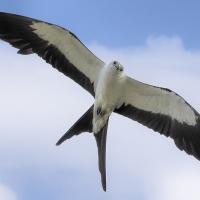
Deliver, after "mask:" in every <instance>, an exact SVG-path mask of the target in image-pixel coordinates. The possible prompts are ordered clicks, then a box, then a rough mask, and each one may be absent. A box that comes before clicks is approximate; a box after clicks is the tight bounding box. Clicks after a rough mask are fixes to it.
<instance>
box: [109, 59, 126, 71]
mask: <svg viewBox="0 0 200 200" xmlns="http://www.w3.org/2000/svg"><path fill="white" fill-rule="evenodd" d="M109 67H110V68H111V69H114V70H116V71H118V72H123V71H124V67H123V66H122V65H121V64H120V63H119V62H118V61H116V60H114V61H112V62H111V63H110V64H109Z"/></svg>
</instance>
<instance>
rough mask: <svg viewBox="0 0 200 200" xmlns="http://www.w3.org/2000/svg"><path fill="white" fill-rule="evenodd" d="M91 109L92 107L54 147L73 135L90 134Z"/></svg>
mask: <svg viewBox="0 0 200 200" xmlns="http://www.w3.org/2000/svg"><path fill="white" fill-rule="evenodd" d="M93 108H94V105H92V106H91V107H90V108H89V109H88V110H87V112H85V113H84V114H83V116H82V117H81V118H80V119H79V120H78V121H77V122H76V123H75V124H74V125H73V126H72V127H71V128H70V129H69V130H68V131H67V132H66V133H65V134H64V135H63V136H62V137H61V138H60V139H59V140H58V142H57V143H56V145H60V144H61V143H63V142H64V141H65V140H67V139H69V138H71V137H72V136H74V135H79V134H80V133H82V132H90V133H91V132H92V118H93Z"/></svg>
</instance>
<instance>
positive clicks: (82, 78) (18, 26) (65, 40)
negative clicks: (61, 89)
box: [0, 12, 104, 96]
mask: <svg viewBox="0 0 200 200" xmlns="http://www.w3.org/2000/svg"><path fill="white" fill-rule="evenodd" d="M0 39H2V40H4V41H6V42H8V43H10V44H11V45H12V46H14V47H16V48H18V49H19V51H18V53H20V54H31V53H36V54H38V55H39V56H40V57H42V58H43V59H44V60H46V62H47V63H50V64H51V65H52V66H53V67H55V68H56V69H58V70H59V71H61V72H62V73H63V74H65V75H66V76H68V77H70V78H71V79H73V80H74V81H75V82H77V83H78V84H79V85H81V86H82V87H83V88H85V89H86V90H87V91H88V92H89V93H90V94H92V95H93V96H94V90H95V88H94V86H95V83H96V82H95V81H96V80H97V79H98V75H99V73H100V71H101V69H102V67H103V66H104V62H102V61H101V60H100V59H98V58H97V57H96V56H95V55H94V54H93V53H92V52H91V51H90V50H88V49H87V48H86V47H85V46H84V45H83V44H82V42H81V41H80V40H79V39H78V38H77V37H76V36H75V35H74V34H73V33H72V32H70V31H69V30H67V29H64V28H62V27H60V26H57V25H54V24H50V23H46V22H42V21H39V20H36V19H32V18H28V17H23V16H19V15H14V14H9V13H2V12H0Z"/></svg>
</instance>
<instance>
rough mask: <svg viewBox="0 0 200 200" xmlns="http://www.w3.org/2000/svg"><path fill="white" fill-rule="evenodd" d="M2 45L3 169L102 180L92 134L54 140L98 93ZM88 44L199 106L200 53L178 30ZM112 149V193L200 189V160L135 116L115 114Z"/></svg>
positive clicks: (160, 194)
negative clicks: (129, 43) (132, 41)
mask: <svg viewBox="0 0 200 200" xmlns="http://www.w3.org/2000/svg"><path fill="white" fill-rule="evenodd" d="M0 48H1V49H3V51H2V52H1V54H0V60H1V67H0V94H1V100H0V110H1V112H0V121H1V126H0V135H1V140H0V161H1V166H0V168H4V169H5V168H6V169H13V168H16V169H17V168H18V167H19V168H22V169H23V168H26V166H27V165H31V166H34V167H35V168H36V169H38V168H40V171H42V170H45V171H48V169H52V168H53V169H60V168H66V167H71V168H73V169H75V170H77V171H82V172H83V171H84V172H85V171H87V172H88V176H89V175H91V176H94V174H95V176H96V179H97V180H94V181H96V182H97V183H99V176H98V169H97V162H96V160H97V158H96V156H97V155H96V154H97V153H96V147H95V141H94V139H93V138H92V137H90V135H89V134H83V135H82V136H79V137H75V138H74V139H72V140H71V141H69V142H67V143H65V144H64V145H63V146H61V147H59V148H58V147H55V146H54V144H55V143H56V140H57V139H58V138H59V137H60V136H61V134H62V133H64V131H66V130H67V129H68V128H69V127H70V126H71V125H72V124H73V123H74V122H75V121H76V120H77V119H78V118H79V117H80V115H81V114H82V113H84V112H85V111H86V109H87V108H88V107H89V106H90V105H91V104H92V102H93V99H92V98H91V97H90V96H89V94H87V92H85V91H84V90H83V89H82V88H80V87H79V86H77V84H75V83H74V82H72V81H71V80H69V79H67V78H66V77H65V76H63V75H62V74H60V73H58V72H56V71H55V70H54V69H52V68H50V67H49V66H48V65H47V64H45V62H41V60H40V58H38V57H36V56H20V55H16V54H15V53H16V50H14V49H12V48H10V47H8V46H7V45H5V44H3V45H1V47H0ZM90 49H92V50H93V51H94V52H96V54H97V55H99V56H100V58H102V59H103V60H105V61H107V62H108V61H110V60H112V59H117V60H119V61H120V62H121V63H122V64H123V65H124V66H125V69H126V71H127V73H129V74H130V75H131V76H133V77H134V78H136V79H138V80H141V81H144V82H147V83H150V84H153V85H158V86H162V87H168V88H171V89H173V90H175V91H176V92H177V93H179V94H180V95H181V96H183V97H185V99H186V100H187V101H188V102H189V103H190V104H191V105H193V106H194V107H195V108H196V109H197V110H200V103H199V102H200V95H198V93H197V91H198V86H199V85H200V78H199V77H200V68H199V66H200V52H199V51H192V50H187V49H185V48H184V45H183V42H182V41H181V39H180V38H179V37H172V38H168V37H165V36H162V37H158V38H155V37H150V38H148V39H147V41H146V44H145V45H144V46H140V47H129V48H120V49H111V48H107V47H104V46H101V45H99V44H92V45H90ZM107 153H108V155H107V157H108V158H107V168H108V173H107V174H108V192H107V194H106V195H107V199H115V200H116V199H121V197H120V195H119V194H122V195H125V196H127V199H133V197H138V196H137V194H138V191H139V190H141V191H143V193H145V195H146V197H145V199H147V200H151V199H164V200H173V199H175V198H176V199H177V198H178V199H183V198H182V196H180V195H179V194H180V192H181V191H182V194H183V196H184V195H185V196H186V197H188V195H189V194H191V193H192V195H194V198H193V199H195V198H196V196H199V192H198V190H196V189H194V188H196V187H195V185H199V184H198V183H200V181H199V180H200V174H199V162H198V161H197V160H196V159H194V158H193V157H191V156H188V155H186V154H185V153H183V152H181V151H179V150H178V149H177V148H176V147H175V145H174V143H173V141H172V140H171V139H167V138H165V137H164V136H159V134H158V133H155V132H153V131H151V130H149V129H147V128H146V127H143V126H142V125H140V124H138V123H136V122H133V121H131V120H128V119H125V118H123V117H121V116H117V115H113V116H112V117H111V120H110V124H109V130H108V148H107ZM80 166H81V167H80ZM183 166H187V167H183ZM180 169H181V171H180ZM55 171H56V170H55ZM191 172H192V173H191ZM65 175H66V176H67V174H65ZM51 176H52V174H51V175H49V177H51ZM92 180H93V179H92ZM183 180H185V181H183ZM52 182H53V181H52ZM77 184H78V183H74V185H75V186H74V187H76V189H77V187H78V185H77ZM95 184H96V183H95ZM70 185H72V186H73V183H71V182H70ZM98 186H99V187H100V184H99V185H98V184H97V187H98ZM79 187H80V188H81V186H80V185H79ZM180 188H182V189H180ZM185 188H187V190H186V189H185ZM98 189H99V188H97V191H99V190H98ZM141 191H140V192H141ZM151 197H154V198H151ZM143 198H144V197H143ZM191 199H192V198H191Z"/></svg>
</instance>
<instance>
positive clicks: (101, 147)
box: [56, 105, 108, 191]
mask: <svg viewBox="0 0 200 200" xmlns="http://www.w3.org/2000/svg"><path fill="white" fill-rule="evenodd" d="M93 108H94V105H92V106H91V107H90V108H89V109H88V110H87V112H85V113H84V114H83V116H82V117H81V118H80V119H79V120H78V121H77V122H76V123H75V124H74V125H73V126H72V127H71V128H70V129H69V130H68V131H67V132H66V133H65V134H64V135H63V136H62V137H61V138H60V139H59V140H58V142H57V143H56V145H60V144H61V143H63V142H64V141H65V140H67V139H69V138H71V137H73V136H74V135H79V134H81V133H83V132H90V133H91V132H92V119H93ZM107 128H108V120H107V122H106V125H105V126H104V127H103V128H102V129H101V131H99V132H98V133H95V134H94V137H95V139H96V143H97V148H98V163H99V171H100V173H101V183H102V186H103V190H104V191H106V137H107Z"/></svg>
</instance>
